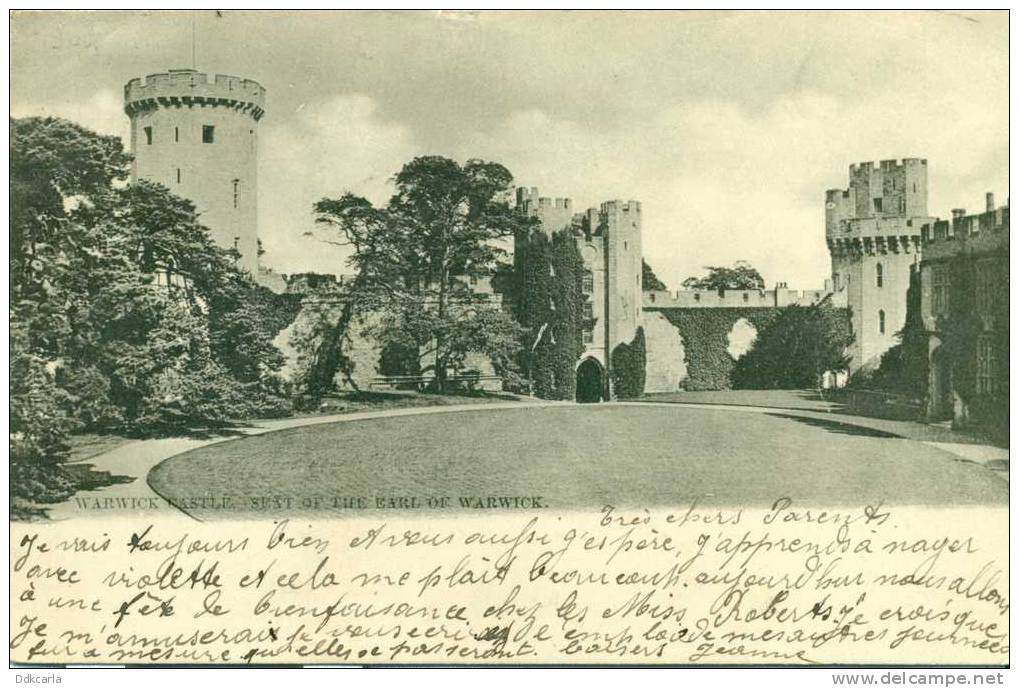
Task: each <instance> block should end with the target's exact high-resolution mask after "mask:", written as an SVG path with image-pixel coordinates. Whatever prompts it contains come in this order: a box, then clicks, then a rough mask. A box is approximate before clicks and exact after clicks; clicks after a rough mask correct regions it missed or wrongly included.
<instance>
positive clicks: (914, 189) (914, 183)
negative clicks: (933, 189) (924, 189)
mask: <svg viewBox="0 0 1019 688" xmlns="http://www.w3.org/2000/svg"><path fill="white" fill-rule="evenodd" d="M913 193H916V182H913Z"/></svg>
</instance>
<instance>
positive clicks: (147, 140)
mask: <svg viewBox="0 0 1019 688" xmlns="http://www.w3.org/2000/svg"><path fill="white" fill-rule="evenodd" d="M145 144H146V145H149V146H151V145H152V127H145Z"/></svg>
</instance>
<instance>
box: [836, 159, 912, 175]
mask: <svg viewBox="0 0 1019 688" xmlns="http://www.w3.org/2000/svg"><path fill="white" fill-rule="evenodd" d="M921 166H922V167H926V166H927V158H901V159H898V158H892V159H891V160H881V161H880V162H877V163H875V162H873V161H867V162H854V163H853V164H851V165H850V166H849V172H850V174H852V173H854V172H862V171H864V170H873V169H875V168H877V169H880V170H894V169H898V168H902V167H921Z"/></svg>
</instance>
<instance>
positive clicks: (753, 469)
mask: <svg viewBox="0 0 1019 688" xmlns="http://www.w3.org/2000/svg"><path fill="white" fill-rule="evenodd" d="M149 484H150V485H151V486H152V487H153V488H154V489H155V490H156V491H157V492H158V493H159V494H161V495H163V496H164V497H167V498H169V499H171V500H174V501H177V502H180V501H181V500H192V503H191V504H190V505H189V506H187V507H186V510H187V511H189V512H190V513H192V514H193V515H195V516H197V517H199V518H215V517H216V516H217V515H220V516H225V515H226V514H223V513H221V511H220V510H219V509H220V507H219V505H220V504H221V503H222V502H221V501H220V500H222V499H223V498H224V497H225V498H229V504H230V506H229V509H230V510H231V511H233V513H231V514H229V515H230V516H238V515H251V516H256V515H260V516H265V515H267V514H266V512H272V511H277V512H278V513H280V514H283V513H286V514H306V515H316V514H317V515H322V516H326V515H329V516H337V515H340V514H342V513H349V512H348V511H347V510H346V508H345V507H344V505H343V501H342V500H343V499H347V500H349V499H352V498H358V497H360V498H364V499H366V500H368V502H369V503H371V504H373V503H374V500H375V498H376V497H382V498H392V497H416V498H417V499H418V500H419V501H420V500H424V499H426V498H428V497H433V498H437V497H447V498H450V499H451V500H452V501H453V503H454V504H455V503H456V502H457V500H458V498H460V497H475V496H481V497H488V496H531V495H533V496H538V497H541V500H542V502H543V503H545V504H547V505H548V506H549V507H552V508H580V509H598V508H600V507H601V506H602V505H604V504H614V505H618V506H641V507H643V506H648V507H650V506H670V505H683V504H688V503H689V501H690V500H691V499H695V498H696V499H699V500H700V503H702V504H706V505H719V506H721V505H728V506H734V505H758V506H767V505H770V504H771V503H772V502H773V501H774V500H775V499H777V498H779V497H782V496H789V497H791V498H793V499H794V500H795V502H796V503H799V504H814V505H825V506H833V505H847V506H848V505H852V506H860V505H862V504H863V503H865V502H872V503H876V502H877V501H879V500H884V502H885V503H886V504H934V505H948V504H1005V503H1006V502H1007V499H1008V486H1007V484H1006V483H1005V482H1004V481H1002V480H1000V479H999V478H996V477H994V476H993V475H991V474H990V472H989V471H986V470H984V469H982V468H980V467H978V466H974V465H967V464H965V463H961V462H959V461H957V460H955V458H954V457H953V456H952V455H950V454H947V453H944V452H942V451H940V450H938V449H935V448H933V447H930V446H928V445H925V444H922V443H919V442H914V441H911V440H906V439H898V438H893V437H890V436H889V435H887V434H886V433H882V432H879V431H876V430H867V429H861V428H855V427H853V426H849V425H844V424H842V423H839V422H837V421H835V420H826V419H816V418H802V417H796V416H793V415H788V414H782V413H773V414H768V413H748V412H738V411H725V410H712V409H700V408H689V407H684V406H681V405H675V406H672V407H661V406H646V407H641V406H617V405H612V404H592V405H585V406H552V407H543V408H520V409H500V410H491V411H462V412H455V413H438V414H429V415H420V416H405V417H392V418H381V419H373V420H361V421H353V422H347V423H342V422H341V423H331V424H325V425H315V426H308V427H301V428H293V429H290V430H282V431H278V432H272V433H268V434H264V435H259V436H255V437H249V438H244V439H240V440H235V441H229V442H223V443H219V444H215V445H211V446H208V447H203V448H200V449H196V450H194V451H191V452H187V453H185V454H181V455H178V456H175V457H173V458H171V459H168V460H167V461H164V462H163V463H162V464H160V465H158V466H156V467H155V468H154V469H153V470H152V472H151V473H150V474H149ZM198 498H207V499H211V500H217V502H216V506H204V507H203V506H202V505H201V504H200V503H197V502H195V501H194V500H196V499H198ZM287 500H289V502H288V501H287ZM238 512H240V513H238Z"/></svg>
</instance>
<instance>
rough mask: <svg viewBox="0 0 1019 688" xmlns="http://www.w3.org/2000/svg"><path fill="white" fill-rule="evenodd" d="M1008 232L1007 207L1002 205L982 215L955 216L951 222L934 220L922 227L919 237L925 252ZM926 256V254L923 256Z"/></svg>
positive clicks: (963, 214) (962, 214)
mask: <svg viewBox="0 0 1019 688" xmlns="http://www.w3.org/2000/svg"><path fill="white" fill-rule="evenodd" d="M1008 231H1009V207H1008V205H1004V206H1002V207H1000V208H994V209H991V210H988V211H986V212H983V213H978V214H975V215H966V214H965V211H963V213H961V214H958V215H956V216H955V217H953V218H952V219H951V220H935V221H933V222H930V223H927V224H925V225H923V227H922V228H921V236H922V241H923V247H924V250H925V251H928V250H929V249H937V248H938V247H939V245H943V244H949V243H953V242H966V241H974V240H979V239H980V237H984V236H988V235H999V234H1001V233H1002V232H1004V233H1008ZM924 256H925V257H926V256H927V253H925V254H924Z"/></svg>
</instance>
